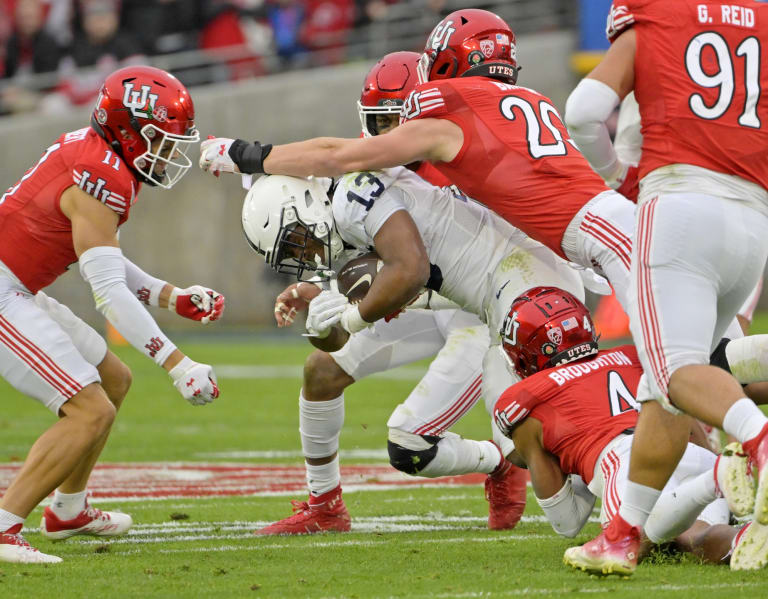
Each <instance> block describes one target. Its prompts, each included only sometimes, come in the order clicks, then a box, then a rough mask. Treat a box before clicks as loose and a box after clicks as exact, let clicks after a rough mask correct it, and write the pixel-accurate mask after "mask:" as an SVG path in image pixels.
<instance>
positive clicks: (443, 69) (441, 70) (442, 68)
mask: <svg viewBox="0 0 768 599" xmlns="http://www.w3.org/2000/svg"><path fill="white" fill-rule="evenodd" d="M448 66H449V65H448V63H447V62H444V63H443V64H442V65H440V68H439V69H437V74H438V75H445V74H446V73H447V72H448Z"/></svg>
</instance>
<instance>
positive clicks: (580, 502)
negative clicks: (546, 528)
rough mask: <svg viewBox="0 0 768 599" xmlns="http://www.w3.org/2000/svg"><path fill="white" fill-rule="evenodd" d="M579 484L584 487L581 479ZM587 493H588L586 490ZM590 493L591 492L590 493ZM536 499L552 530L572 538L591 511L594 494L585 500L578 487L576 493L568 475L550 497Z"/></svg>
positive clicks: (582, 525)
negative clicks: (560, 487)
mask: <svg viewBox="0 0 768 599" xmlns="http://www.w3.org/2000/svg"><path fill="white" fill-rule="evenodd" d="M579 480H581V478H579ZM581 486H583V487H584V488H585V489H586V485H584V483H583V481H582V483H581ZM587 493H589V491H588V490H587ZM590 495H592V494H591V493H590ZM536 501H537V502H538V504H539V506H540V507H541V509H542V510H543V511H544V515H545V516H546V517H547V520H549V523H550V524H551V525H552V528H553V529H554V531H555V532H556V533H557V534H559V535H561V536H564V537H568V538H573V537H575V536H576V535H577V534H578V533H579V531H580V530H581V529H582V528H583V527H584V524H585V523H586V521H587V519H588V518H589V515H590V514H591V513H592V506H593V505H594V503H595V496H594V495H592V500H591V502H590V501H588V500H586V497H585V496H584V495H583V491H582V490H581V489H579V494H578V495H577V494H576V492H575V491H574V487H573V484H572V483H571V478H570V477H568V478H567V479H566V481H565V484H564V485H563V488H562V489H560V490H559V491H558V492H557V493H555V494H554V495H552V497H548V498H547V499H539V498H538V497H537V498H536Z"/></svg>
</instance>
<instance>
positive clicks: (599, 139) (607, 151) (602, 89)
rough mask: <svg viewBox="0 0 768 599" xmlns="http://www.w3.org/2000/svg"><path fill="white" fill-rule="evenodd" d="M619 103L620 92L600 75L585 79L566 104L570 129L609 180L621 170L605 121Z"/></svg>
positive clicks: (597, 167) (600, 173) (594, 166)
mask: <svg viewBox="0 0 768 599" xmlns="http://www.w3.org/2000/svg"><path fill="white" fill-rule="evenodd" d="M618 105H619V96H618V94H617V93H616V92H615V91H613V89H611V88H610V87H609V86H607V85H606V84H605V83H603V82H602V81H598V80H597V79H582V80H581V81H580V82H579V84H578V85H577V86H576V89H574V90H573V91H572V92H571V95H570V96H568V101H567V102H566V104H565V124H566V126H567V127H568V132H569V133H570V134H571V137H572V138H573V141H575V142H576V145H577V146H578V147H579V150H580V151H581V153H582V154H584V157H585V158H586V159H587V160H588V161H589V164H591V165H592V168H593V169H595V171H597V173H598V174H599V175H600V176H601V177H602V178H603V179H605V180H606V181H609V180H611V179H613V178H615V177H616V176H617V174H618V173H617V172H618V171H621V170H622V165H621V163H620V162H619V159H618V156H617V155H616V150H615V149H614V148H613V143H611V137H610V135H609V134H608V127H607V126H606V124H605V122H606V121H607V120H608V117H610V116H611V114H612V113H613V111H614V110H615V109H616V107H617V106H618Z"/></svg>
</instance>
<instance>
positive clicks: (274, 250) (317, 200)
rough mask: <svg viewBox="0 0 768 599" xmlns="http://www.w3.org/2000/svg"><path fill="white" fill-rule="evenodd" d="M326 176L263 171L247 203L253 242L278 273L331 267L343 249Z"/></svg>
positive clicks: (248, 234) (245, 213) (245, 215)
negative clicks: (265, 173)
mask: <svg viewBox="0 0 768 599" xmlns="http://www.w3.org/2000/svg"><path fill="white" fill-rule="evenodd" d="M328 184H329V180H328V179H302V178H299V177H287V176H284V175H264V176H262V177H260V178H259V179H258V180H257V181H256V182H255V183H254V184H253V186H251V189H250V190H249V191H248V195H246V196H245V202H244V203H243V214H242V223H243V232H244V233H245V238H246V239H247V240H248V243H249V245H250V246H251V247H252V248H253V249H254V250H256V251H257V252H258V253H259V254H261V255H262V256H264V259H265V260H266V261H267V264H268V265H269V266H270V267H271V268H273V269H274V270H276V271H277V272H280V273H287V274H292V275H296V277H297V278H298V279H299V280H301V278H302V275H303V274H304V271H311V272H316V271H321V272H322V271H330V270H332V268H333V266H334V263H335V262H336V261H337V260H338V258H339V256H340V255H341V253H342V251H343V250H344V242H343V241H342V239H341V237H340V236H339V234H338V232H337V231H336V224H335V222H334V220H333V211H332V209H331V200H330V198H329V197H328V193H327V190H328Z"/></svg>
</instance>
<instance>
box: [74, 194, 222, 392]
mask: <svg viewBox="0 0 768 599" xmlns="http://www.w3.org/2000/svg"><path fill="white" fill-rule="evenodd" d="M61 209H62V212H63V213H64V214H65V215H66V216H67V218H69V219H70V221H71V223H72V240H73V244H74V248H75V253H76V254H77V256H78V258H79V263H80V273H81V275H82V276H83V278H84V279H85V280H86V281H87V282H88V283H89V284H90V285H91V288H92V290H93V296H94V299H95V301H96V308H97V309H98V310H99V311H100V312H101V313H102V314H104V316H105V317H106V318H107V320H109V322H110V323H111V324H112V325H113V326H114V327H115V328H116V329H117V330H118V331H119V332H120V334H121V335H122V336H123V337H125V339H126V340H127V341H128V342H129V343H130V344H131V345H133V346H134V347H135V348H136V349H137V350H139V351H140V352H141V353H143V354H144V355H146V356H147V357H149V358H151V359H152V360H154V361H155V363H156V364H158V365H159V366H162V367H163V368H164V369H165V370H166V371H167V372H168V373H169V375H170V376H171V378H172V379H173V381H174V386H175V387H176V388H177V390H178V391H179V392H180V393H181V395H182V396H183V397H184V398H185V399H187V400H188V401H189V402H190V403H192V404H195V405H201V404H204V403H209V402H211V401H213V400H214V399H215V398H216V397H218V395H219V389H218V386H217V383H216V376H215V374H214V373H213V369H212V368H211V367H210V366H208V365H207V364H199V363H197V362H194V361H192V360H190V359H189V358H188V357H186V356H185V355H184V354H183V353H182V352H181V351H179V350H178V349H177V348H176V346H175V345H174V344H173V342H172V341H171V340H170V339H168V337H167V336H166V335H165V333H163V332H162V331H161V330H160V327H158V326H157V323H155V321H154V320H153V319H152V317H151V316H150V315H149V313H148V312H147V311H146V310H145V309H144V307H143V306H142V305H141V303H140V302H139V300H138V298H137V297H136V296H135V295H134V294H133V293H131V291H130V290H129V289H128V285H127V283H126V272H125V259H124V257H123V254H122V251H121V250H120V247H119V244H118V240H117V234H116V232H117V223H118V217H117V214H115V213H114V212H113V211H112V210H111V209H110V208H108V207H107V206H106V205H104V204H102V203H100V202H98V201H97V200H95V199H94V198H93V197H92V196H90V195H88V194H87V193H85V192H84V191H82V190H81V189H79V188H78V187H75V186H72V187H70V188H68V189H67V190H66V191H65V192H64V193H63V194H62V197H61Z"/></svg>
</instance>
